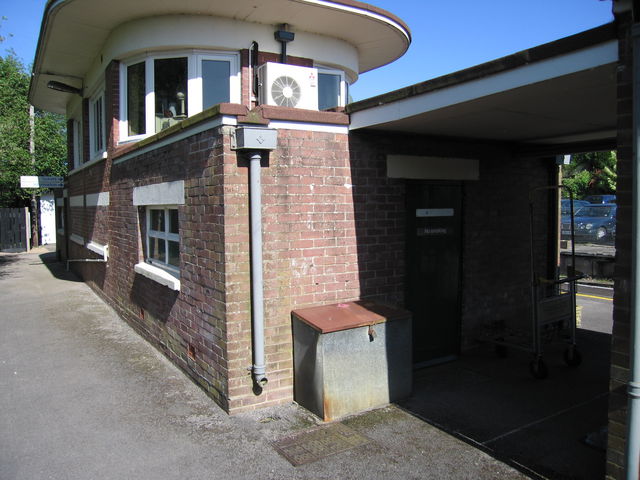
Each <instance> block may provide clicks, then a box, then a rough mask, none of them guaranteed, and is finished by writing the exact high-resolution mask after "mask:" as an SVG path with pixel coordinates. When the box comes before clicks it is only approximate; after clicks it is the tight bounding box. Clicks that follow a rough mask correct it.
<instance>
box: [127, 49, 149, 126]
mask: <svg viewBox="0 0 640 480" xmlns="http://www.w3.org/2000/svg"><path fill="white" fill-rule="evenodd" d="M146 83H147V82H146V75H145V64H144V62H140V63H136V64H134V65H129V66H128V67H127V84H126V89H127V92H128V96H127V108H126V110H125V111H126V112H127V124H128V127H129V128H128V135H129V136H135V135H144V134H145V133H146V131H147V128H146V127H147V126H146V120H145V117H144V104H145V92H146Z"/></svg>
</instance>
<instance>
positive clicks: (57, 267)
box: [32, 251, 82, 282]
mask: <svg viewBox="0 0 640 480" xmlns="http://www.w3.org/2000/svg"><path fill="white" fill-rule="evenodd" d="M38 258H39V259H40V261H39V262H34V263H32V264H33V265H39V264H44V265H45V266H46V267H47V269H48V270H49V272H50V273H51V275H53V276H54V277H55V278H57V279H60V280H66V281H68V282H82V280H81V279H80V278H78V277H77V276H76V275H75V274H74V273H73V272H71V271H67V268H66V263H65V262H61V261H59V260H58V255H57V253H56V252H55V251H54V252H46V253H41V254H40V255H38Z"/></svg>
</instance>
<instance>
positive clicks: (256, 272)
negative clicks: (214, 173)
mask: <svg viewBox="0 0 640 480" xmlns="http://www.w3.org/2000/svg"><path fill="white" fill-rule="evenodd" d="M261 161H262V153H261V152H260V151H252V152H249V205H250V215H251V313H252V320H253V369H252V370H253V381H254V383H255V385H256V387H259V388H262V387H264V386H265V385H266V384H267V381H268V380H267V376H266V366H265V360H264V280H263V273H262V182H261V180H260V176H261V171H260V170H261V166H260V164H261Z"/></svg>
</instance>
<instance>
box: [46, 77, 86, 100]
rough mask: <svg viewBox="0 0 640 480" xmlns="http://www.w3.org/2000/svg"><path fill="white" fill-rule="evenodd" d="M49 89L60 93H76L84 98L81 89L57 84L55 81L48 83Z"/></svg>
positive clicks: (60, 83)
mask: <svg viewBox="0 0 640 480" xmlns="http://www.w3.org/2000/svg"><path fill="white" fill-rule="evenodd" d="M47 87H48V88H50V89H51V90H56V91H58V92H65V93H75V94H76V95H80V96H82V89H81V88H76V87H73V86H71V85H67V84H66V83H62V82H56V81H55V80H51V81H49V82H47Z"/></svg>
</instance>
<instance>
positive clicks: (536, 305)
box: [491, 186, 583, 379]
mask: <svg viewBox="0 0 640 480" xmlns="http://www.w3.org/2000/svg"><path fill="white" fill-rule="evenodd" d="M561 188H562V186H550V187H539V188H536V189H533V190H532V191H531V192H530V194H529V221H530V234H531V238H530V255H531V257H530V261H531V330H530V333H529V334H527V333H526V332H517V331H516V332H514V331H508V330H507V329H503V330H502V331H501V332H500V333H499V334H498V335H497V336H495V337H494V338H493V339H492V340H491V341H492V343H494V344H495V348H496V353H497V354H498V355H499V356H501V357H504V356H506V353H507V349H508V348H510V347H513V348H518V349H521V350H525V351H528V352H531V353H532V354H533V359H532V360H531V362H530V364H529V371H530V373H531V375H532V376H533V377H535V378H538V379H542V378H546V377H547V376H548V374H549V371H548V369H547V366H546V364H545V363H544V360H543V359H542V353H543V344H544V343H546V342H550V341H552V340H553V339H554V338H556V339H561V340H563V341H565V342H566V343H567V344H568V346H567V348H566V350H565V351H564V355H563V356H564V361H565V363H566V364H567V365H568V366H570V367H577V366H578V365H580V363H581V362H582V356H581V354H580V352H579V351H578V349H577V347H576V282H577V281H578V280H579V279H581V278H583V275H579V274H577V273H576V271H575V244H574V225H573V195H571V265H570V266H567V277H566V278H554V279H547V278H543V277H541V276H540V275H538V272H537V266H538V263H537V262H536V254H535V247H534V244H535V235H534V233H535V220H534V210H535V208H534V200H535V195H536V193H538V192H539V191H541V190H553V189H556V190H559V189H561ZM556 277H557V275H556Z"/></svg>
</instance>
